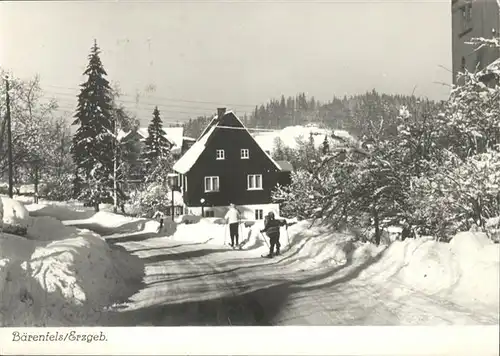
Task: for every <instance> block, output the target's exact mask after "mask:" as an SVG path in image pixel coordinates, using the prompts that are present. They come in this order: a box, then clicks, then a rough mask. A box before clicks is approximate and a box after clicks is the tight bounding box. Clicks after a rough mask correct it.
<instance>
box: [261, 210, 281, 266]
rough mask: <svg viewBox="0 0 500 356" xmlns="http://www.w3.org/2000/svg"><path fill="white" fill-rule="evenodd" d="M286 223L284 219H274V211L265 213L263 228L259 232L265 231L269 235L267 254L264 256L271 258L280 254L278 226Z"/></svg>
mask: <svg viewBox="0 0 500 356" xmlns="http://www.w3.org/2000/svg"><path fill="white" fill-rule="evenodd" d="M284 225H286V220H284V219H275V218H274V213H273V212H272V211H271V212H269V214H267V216H266V219H265V220H264V229H263V230H260V232H265V233H266V234H267V236H269V242H270V244H269V245H270V246H269V255H267V256H265V257H269V258H272V257H273V256H275V255H276V256H277V255H279V254H280V247H281V245H280V226H284ZM275 246H276V254H274V247H275Z"/></svg>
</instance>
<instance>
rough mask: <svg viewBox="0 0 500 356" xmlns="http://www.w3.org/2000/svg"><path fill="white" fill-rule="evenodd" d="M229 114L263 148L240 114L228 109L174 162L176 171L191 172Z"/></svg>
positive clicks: (274, 162) (273, 161) (214, 119)
mask: <svg viewBox="0 0 500 356" xmlns="http://www.w3.org/2000/svg"><path fill="white" fill-rule="evenodd" d="M229 114H231V115H233V116H234V117H235V118H236V120H237V121H238V124H239V127H241V129H242V130H245V131H246V132H247V134H248V136H250V137H251V138H252V139H253V140H254V142H255V144H256V145H257V146H258V147H259V148H260V149H262V147H261V146H260V145H259V144H258V142H257V141H255V137H253V136H252V134H250V132H249V131H248V130H247V128H246V127H245V125H243V122H241V120H240V119H239V118H238V116H236V115H235V114H234V113H233V112H232V111H226V112H225V113H224V115H223V116H222V117H220V118H218V117H217V115H216V116H214V118H213V119H212V121H211V122H210V123H209V124H208V126H207V127H206V128H205V130H203V133H202V134H201V135H200V137H199V138H198V140H196V142H195V143H194V144H193V145H192V146H191V147H190V148H189V149H188V150H187V151H186V153H184V155H182V157H181V158H180V159H179V160H178V161H177V162H176V163H175V164H174V166H173V169H174V170H175V171H176V172H178V173H181V174H186V173H187V172H189V170H190V169H191V167H193V165H194V164H195V163H196V161H197V160H198V158H199V157H200V156H201V154H202V153H203V151H204V150H205V146H206V144H207V141H208V140H209V138H210V136H212V134H213V133H214V131H215V129H216V128H217V127H218V126H222V125H220V124H221V122H222V118H223V117H224V116H226V115H229ZM224 128H226V127H225V126H223V127H221V128H220V129H222V130H223V129H224ZM262 151H263V152H264V154H265V155H266V156H267V157H268V158H269V160H270V161H271V162H272V163H273V164H274V165H275V167H276V168H278V169H279V170H281V167H280V166H279V164H278V163H276V161H275V160H274V159H273V158H272V157H271V156H270V155H269V154H268V153H267V152H266V151H264V150H262Z"/></svg>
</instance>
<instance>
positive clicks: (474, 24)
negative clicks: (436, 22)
mask: <svg viewBox="0 0 500 356" xmlns="http://www.w3.org/2000/svg"><path fill="white" fill-rule="evenodd" d="M466 3H467V1H464V0H452V4H451V12H452V71H453V83H454V84H457V83H456V77H457V74H458V72H460V71H462V58H463V59H464V60H465V68H467V70H469V71H471V72H474V71H475V69H476V66H477V65H478V63H479V64H480V65H479V69H483V68H484V67H485V66H487V65H488V64H490V63H491V62H493V61H494V60H496V59H497V58H499V56H500V50H499V49H495V48H486V47H484V48H482V49H481V50H479V51H474V46H472V45H469V44H466V42H468V41H470V40H471V39H472V38H474V37H484V38H491V37H492V36H493V32H492V30H494V31H495V33H496V36H498V34H499V31H500V9H499V7H498V4H497V2H496V1H495V0H473V1H472V11H471V17H470V19H471V21H470V22H467V21H466V20H465V19H464V17H463V12H462V9H463V8H464V6H466Z"/></svg>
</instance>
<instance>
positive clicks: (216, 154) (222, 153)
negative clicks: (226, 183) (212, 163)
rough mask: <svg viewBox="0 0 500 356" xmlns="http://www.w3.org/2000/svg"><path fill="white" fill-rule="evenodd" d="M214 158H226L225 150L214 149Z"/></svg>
mask: <svg viewBox="0 0 500 356" xmlns="http://www.w3.org/2000/svg"><path fill="white" fill-rule="evenodd" d="M219 153H221V155H219ZM215 159H216V160H223V159H226V152H224V150H223V149H218V150H215Z"/></svg>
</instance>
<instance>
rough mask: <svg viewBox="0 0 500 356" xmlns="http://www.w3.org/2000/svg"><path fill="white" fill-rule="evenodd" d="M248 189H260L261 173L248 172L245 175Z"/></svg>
mask: <svg viewBox="0 0 500 356" xmlns="http://www.w3.org/2000/svg"><path fill="white" fill-rule="evenodd" d="M247 187H248V190H260V189H262V174H249V175H248V177H247Z"/></svg>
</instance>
